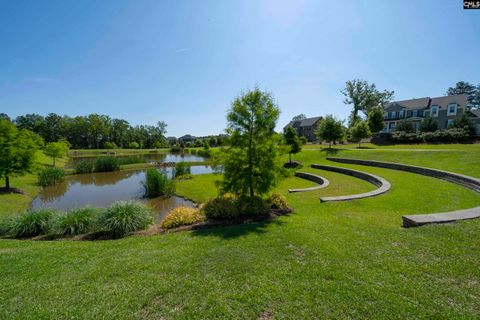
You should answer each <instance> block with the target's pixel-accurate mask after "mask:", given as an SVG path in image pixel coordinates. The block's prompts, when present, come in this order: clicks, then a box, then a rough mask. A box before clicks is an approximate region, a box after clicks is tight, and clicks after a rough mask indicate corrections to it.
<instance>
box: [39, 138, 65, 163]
mask: <svg viewBox="0 0 480 320" xmlns="http://www.w3.org/2000/svg"><path fill="white" fill-rule="evenodd" d="M69 148H70V146H69V144H68V142H66V141H58V142H49V143H47V145H46V146H45V150H44V153H45V154H46V155H47V156H49V157H52V159H53V166H54V167H55V159H56V158H62V157H63V156H64V155H66V154H67V152H68V149H69Z"/></svg>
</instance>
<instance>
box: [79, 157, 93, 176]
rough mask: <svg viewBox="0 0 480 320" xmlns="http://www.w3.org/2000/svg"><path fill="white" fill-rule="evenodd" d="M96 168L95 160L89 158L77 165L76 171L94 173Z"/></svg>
mask: <svg viewBox="0 0 480 320" xmlns="http://www.w3.org/2000/svg"><path fill="white" fill-rule="evenodd" d="M93 169H94V162H93V161H89V160H83V161H80V162H79V163H77V164H76V165H75V173H77V174H81V173H92V172H93Z"/></svg>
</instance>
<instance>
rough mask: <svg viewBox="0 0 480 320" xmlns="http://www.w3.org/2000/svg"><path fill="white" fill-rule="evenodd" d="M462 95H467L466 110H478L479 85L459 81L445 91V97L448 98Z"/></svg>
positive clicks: (479, 99)
mask: <svg viewBox="0 0 480 320" xmlns="http://www.w3.org/2000/svg"><path fill="white" fill-rule="evenodd" d="M462 93H465V94H466V95H467V101H468V104H467V107H468V109H472V108H477V109H478V108H480V84H478V85H477V86H474V85H473V84H471V83H468V82H466V81H459V82H457V83H456V84H455V87H450V88H448V89H447V95H449V96H453V95H457V94H462Z"/></svg>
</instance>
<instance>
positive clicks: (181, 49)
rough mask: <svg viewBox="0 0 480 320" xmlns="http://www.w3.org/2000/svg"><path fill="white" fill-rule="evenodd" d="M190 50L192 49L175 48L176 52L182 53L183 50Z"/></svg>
mask: <svg viewBox="0 0 480 320" xmlns="http://www.w3.org/2000/svg"><path fill="white" fill-rule="evenodd" d="M188 50H190V48H180V49H177V50H175V52H176V53H181V52H187V51H188Z"/></svg>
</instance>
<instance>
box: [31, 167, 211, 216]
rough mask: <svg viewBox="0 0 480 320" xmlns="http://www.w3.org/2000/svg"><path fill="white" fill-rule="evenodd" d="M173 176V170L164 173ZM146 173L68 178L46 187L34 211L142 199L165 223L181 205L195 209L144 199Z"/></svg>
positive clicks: (34, 203) (184, 202) (185, 203)
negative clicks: (171, 213)
mask: <svg viewBox="0 0 480 320" xmlns="http://www.w3.org/2000/svg"><path fill="white" fill-rule="evenodd" d="M164 171H165V172H166V173H167V175H168V176H169V177H171V175H172V168H166V170H164ZM211 172H213V170H212V168H211V167H209V166H192V167H191V173H192V174H204V173H211ZM142 181H145V170H138V171H114V172H100V173H89V174H78V175H72V176H67V178H66V179H65V181H63V182H62V183H59V184H56V185H54V186H49V187H45V188H43V189H42V191H41V192H40V193H39V195H38V196H37V197H36V198H35V199H33V201H32V204H31V208H32V209H40V208H55V209H59V210H70V209H73V208H80V207H84V206H87V205H89V206H93V207H107V206H109V205H110V204H111V203H113V202H115V201H119V200H140V201H145V202H146V203H148V204H150V205H151V206H152V207H153V209H154V211H155V212H156V214H157V217H156V220H157V222H159V221H161V220H162V219H163V218H164V217H165V216H166V215H167V214H168V213H169V212H170V210H172V209H173V208H176V207H179V206H189V207H193V206H194V203H193V202H191V201H189V200H185V199H183V198H180V197H176V196H174V197H170V198H161V197H158V198H153V199H145V198H143V194H144V188H143V185H142Z"/></svg>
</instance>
